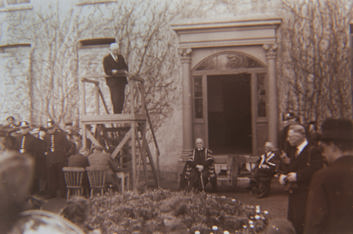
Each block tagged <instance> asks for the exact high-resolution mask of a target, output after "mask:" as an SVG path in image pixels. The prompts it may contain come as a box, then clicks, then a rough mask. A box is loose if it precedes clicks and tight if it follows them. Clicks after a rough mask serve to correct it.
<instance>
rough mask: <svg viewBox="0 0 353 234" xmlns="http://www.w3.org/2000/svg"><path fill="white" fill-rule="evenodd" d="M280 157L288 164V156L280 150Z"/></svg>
mask: <svg viewBox="0 0 353 234" xmlns="http://www.w3.org/2000/svg"><path fill="white" fill-rule="evenodd" d="M280 158H281V161H282V162H283V163H284V164H290V158H289V157H288V156H287V154H286V153H285V152H283V151H282V153H281V155H280Z"/></svg>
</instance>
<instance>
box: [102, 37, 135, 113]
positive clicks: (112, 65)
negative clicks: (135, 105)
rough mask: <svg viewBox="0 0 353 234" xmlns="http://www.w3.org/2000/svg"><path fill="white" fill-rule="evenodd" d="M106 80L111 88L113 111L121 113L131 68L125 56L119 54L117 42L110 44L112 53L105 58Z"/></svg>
mask: <svg viewBox="0 0 353 234" xmlns="http://www.w3.org/2000/svg"><path fill="white" fill-rule="evenodd" d="M103 67H104V72H105V74H106V75H107V77H106V82H107V85H108V87H109V89H110V97H111V100H112V104H113V111H114V113H116V114H119V113H121V112H122V111H123V107H124V100H125V86H126V84H127V79H126V72H127V71H128V70H129V68H128V66H127V64H126V62H125V60H124V57H123V56H122V55H120V54H119V46H118V44H117V43H112V44H111V45H110V53H109V54H108V55H107V56H105V57H104V59H103Z"/></svg>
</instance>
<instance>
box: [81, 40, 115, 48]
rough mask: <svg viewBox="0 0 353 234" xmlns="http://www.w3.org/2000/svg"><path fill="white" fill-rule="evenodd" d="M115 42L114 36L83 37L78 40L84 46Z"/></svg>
mask: <svg viewBox="0 0 353 234" xmlns="http://www.w3.org/2000/svg"><path fill="white" fill-rule="evenodd" d="M114 42H115V38H93V39H85V40H81V41H80V45H81V46H82V47H85V46H97V45H98V46H100V45H110V44H111V43H114Z"/></svg>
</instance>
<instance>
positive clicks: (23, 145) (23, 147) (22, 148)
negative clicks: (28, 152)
mask: <svg viewBox="0 0 353 234" xmlns="http://www.w3.org/2000/svg"><path fill="white" fill-rule="evenodd" d="M25 143H26V136H23V137H22V141H21V148H20V153H24V152H25Z"/></svg>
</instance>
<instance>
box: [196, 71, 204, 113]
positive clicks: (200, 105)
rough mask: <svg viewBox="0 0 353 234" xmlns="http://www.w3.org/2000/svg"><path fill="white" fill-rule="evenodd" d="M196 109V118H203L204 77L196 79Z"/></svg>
mask: <svg viewBox="0 0 353 234" xmlns="http://www.w3.org/2000/svg"><path fill="white" fill-rule="evenodd" d="M194 107H195V118H196V119H202V118H203V98H202V77H201V76H197V77H194Z"/></svg>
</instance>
